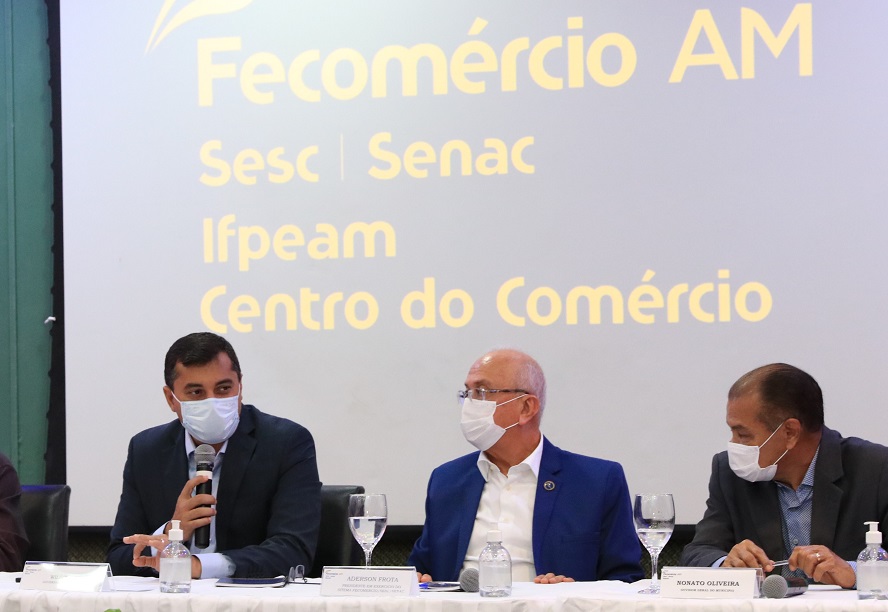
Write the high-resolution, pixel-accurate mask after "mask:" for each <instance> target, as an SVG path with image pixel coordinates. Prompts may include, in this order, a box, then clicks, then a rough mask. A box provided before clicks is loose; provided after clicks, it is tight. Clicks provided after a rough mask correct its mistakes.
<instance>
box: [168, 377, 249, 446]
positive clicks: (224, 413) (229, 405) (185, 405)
mask: <svg viewBox="0 0 888 612" xmlns="http://www.w3.org/2000/svg"><path fill="white" fill-rule="evenodd" d="M173 397H176V396H175V395H173ZM176 400H177V401H178V402H179V403H180V404H181V405H182V425H183V426H184V427H185V431H187V432H188V433H189V434H191V437H192V438H194V439H195V440H198V441H199V442H204V443H206V444H219V443H220V442H225V440H227V439H228V438H230V437H231V435H232V434H233V433H234V430H235V429H237V424H238V423H239V422H240V414H239V413H238V406H239V403H240V389H238V392H237V393H236V394H235V395H233V396H231V397H208V398H206V399H202V400H199V401H194V402H183V401H182V400H180V399H179V398H178V397H176Z"/></svg>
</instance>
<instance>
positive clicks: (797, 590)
mask: <svg viewBox="0 0 888 612" xmlns="http://www.w3.org/2000/svg"><path fill="white" fill-rule="evenodd" d="M807 590H808V581H807V580H805V579H804V578H798V577H796V576H790V577H789V578H784V577H783V576H780V575H778V574H774V575H771V576H768V577H767V578H765V581H764V582H763V583H762V595H764V596H765V597H767V598H769V599H783V598H784V597H795V596H796V595H801V594H802V593H804V592H805V591H807Z"/></svg>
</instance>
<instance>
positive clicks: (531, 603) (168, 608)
mask: <svg viewBox="0 0 888 612" xmlns="http://www.w3.org/2000/svg"><path fill="white" fill-rule="evenodd" d="M20 575H21V574H15V573H0V612H57V611H64V612H105V611H106V610H120V611H121V612H155V611H158V610H162V611H164V612H180V611H181V612H286V611H290V610H293V611H297V612H298V611H303V610H305V611H310V612H377V611H378V612H383V611H386V612H387V611H395V612H400V611H404V612H407V611H410V612H413V611H416V612H475V611H478V612H486V611H495V612H501V611H505V610H514V611H516V612H517V611H520V612H537V611H540V612H542V611H546V612H549V611H552V612H556V611H570V612H579V611H581V610H582V611H587V610H591V611H602V612H606V611H612V610H614V611H615V610H620V611H623V610H628V611H638V612H641V611H644V612H659V611H661V610H663V611H678V610H715V611H720V610H743V611H749V610H816V611H830V610H888V601H881V602H877V601H859V600H858V599H857V593H856V591H848V590H841V589H838V588H835V587H812V588H811V589H810V590H809V591H808V592H807V593H805V594H803V595H800V596H798V597H792V598H789V599H752V600H750V599H746V600H741V599H706V600H703V599H667V598H664V597H660V596H657V595H639V594H638V591H639V589H641V588H643V587H644V586H645V585H646V584H647V582H648V581H647V580H642V581H639V582H636V583H634V584H625V583H622V582H612V581H601V582H577V583H562V584H547V585H543V584H532V583H524V582H521V583H516V584H515V585H514V587H513V589H512V596H511V597H506V598H501V599H492V598H482V597H480V596H479V595H478V594H477V593H460V592H457V593H446V592H445V593H440V592H439V593H425V592H424V593H422V594H420V595H419V596H416V597H322V596H321V595H320V585H319V584H317V581H314V582H313V583H310V584H291V585H288V586H285V587H281V588H227V587H226V588H219V587H216V586H215V582H216V581H215V580H196V581H194V582H193V583H192V588H191V593H189V594H167V593H161V592H160V591H159V586H158V582H157V579H156V578H128V577H119V578H115V579H114V580H115V585H114V586H115V589H116V590H115V591H114V592H101V593H73V592H59V591H35V590H25V589H20V588H19V585H18V584H17V583H16V582H15V577H16V576H20Z"/></svg>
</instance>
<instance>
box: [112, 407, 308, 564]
mask: <svg viewBox="0 0 888 612" xmlns="http://www.w3.org/2000/svg"><path fill="white" fill-rule="evenodd" d="M187 480H188V458H187V457H186V455H185V429H184V428H183V427H182V424H181V423H180V422H179V421H178V420H175V421H172V422H171V423H167V424H166V425H160V426H158V427H152V428H151V429H146V430H145V431H143V432H141V433H139V434H137V435H136V436H134V437H133V438H132V440H130V445H129V453H128V455H127V459H126V465H125V466H124V468H123V492H122V493H121V495H120V505H119V506H118V508H117V518H116V519H115V521H114V527H113V528H112V530H111V544H110V546H109V547H108V562H109V563H110V564H111V569H112V571H113V572H114V574H115V575H129V574H138V575H146V576H150V575H156V574H155V573H154V572H153V570H151V569H149V568H137V567H135V566H133V561H132V559H133V546H132V545H129V544H124V543H123V541H122V540H123V538H124V536H128V535H132V534H135V533H153V532H154V531H155V530H156V529H157V528H158V527H160V526H161V525H163V524H164V523H166V522H167V521H169V520H170V519H171V518H172V516H173V510H174V509H175V507H176V499H177V498H178V496H179V493H181V492H182V487H184V486H185V482H186V481H187ZM216 511H217V514H216V541H217V545H216V551H217V552H221V553H224V554H225V555H227V556H228V557H229V558H230V559H231V560H232V561H233V562H234V564H235V566H236V570H235V574H234V575H235V576H238V577H262V576H267V577H270V576H277V575H279V574H283V575H287V572H288V571H289V569H290V567H292V566H295V565H300V564H301V565H304V566H305V567H306V568H310V567H311V562H312V558H313V557H314V551H315V546H316V544H317V537H318V526H319V524H320V516H321V483H320V481H319V480H318V468H317V463H316V460H315V447H314V440H313V439H312V437H311V434H310V433H309V432H308V430H307V429H305V428H304V427H302V426H301V425H297V424H296V423H294V422H292V421H289V420H287V419H282V418H279V417H275V416H271V415H268V414H264V413H262V412H260V411H259V410H257V409H256V408H255V407H253V406H250V405H247V404H245V405H244V406H243V409H242V410H241V415H240V423H239V424H238V426H237V429H236V430H235V432H234V434H232V436H231V438H229V440H228V448H227V449H226V451H225V457H224V460H223V463H222V472H221V475H220V479H219V490H218V495H217V499H216ZM146 554H150V549H148V551H147V553H146Z"/></svg>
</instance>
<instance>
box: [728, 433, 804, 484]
mask: <svg viewBox="0 0 888 612" xmlns="http://www.w3.org/2000/svg"><path fill="white" fill-rule="evenodd" d="M784 422H785V421H784ZM781 427H783V423H780V425H778V426H777V429H775V430H774V431H773V432H771V435H770V436H768V440H770V439H771V438H773V437H774V434H775V433H777V431H778V430H779V429H780V428H781ZM768 440H765V441H764V442H762V445H761V446H747V445H745V444H737V443H736V442H728V464H729V465H730V466H731V469H732V470H733V471H734V473H735V474H737V476H739V477H740V478H742V479H743V480H748V481H749V482H764V481H768V480H774V476H775V475H776V474H777V461H780V460H781V459H783V456H784V455H786V453H788V452H789V449H786V450H785V451H783V455H780V456H779V457H777V461H775V462H774V463H772V464H771V465H769V466H768V467H761V466H760V465H759V454H760V453H761V449H762V446H764V445H765V444H767V443H768Z"/></svg>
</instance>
